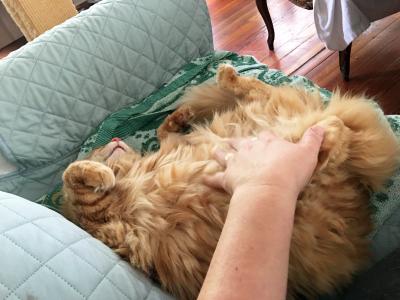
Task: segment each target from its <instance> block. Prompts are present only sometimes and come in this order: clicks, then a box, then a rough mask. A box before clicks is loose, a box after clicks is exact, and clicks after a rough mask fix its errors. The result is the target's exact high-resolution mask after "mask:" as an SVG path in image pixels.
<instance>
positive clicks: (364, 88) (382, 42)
mask: <svg viewBox="0 0 400 300" xmlns="http://www.w3.org/2000/svg"><path fill="white" fill-rule="evenodd" d="M207 3H208V4H212V5H210V15H211V19H212V23H213V28H214V44H215V47H216V49H224V50H230V51H234V52H238V53H240V54H250V55H254V56H255V57H256V58H257V59H258V60H260V61H262V62H263V63H265V64H267V65H269V66H270V67H271V68H276V69H280V70H282V71H283V72H285V73H287V74H289V75H292V74H295V75H303V76H306V77H308V78H309V79H311V80H313V81H314V82H315V83H317V84H318V85H320V86H322V87H325V88H328V89H330V90H333V89H335V88H340V90H342V91H344V92H351V93H366V94H367V95H370V96H373V97H374V98H375V99H376V100H377V101H378V102H379V103H380V104H381V106H382V108H383V109H384V111H385V113H388V114H400V99H399V98H400V97H399V95H400V84H399V81H400V65H399V63H400V62H399V60H400V58H399V57H400V39H398V33H399V32H400V28H399V26H400V13H398V14H396V15H393V16H390V17H388V18H385V19H383V20H380V21H377V22H374V23H372V25H371V26H370V28H369V29H368V30H366V31H365V32H364V33H363V34H362V35H361V36H360V37H358V38H357V39H356V40H355V42H354V43H353V49H352V55H351V73H350V82H344V81H342V78H341V74H340V70H339V67H338V60H339V58H338V53H337V52H334V51H330V50H328V49H326V48H325V47H324V45H323V44H322V43H321V41H319V39H318V37H317V34H316V30H315V26H314V17H313V11H307V10H304V9H301V8H298V7H295V6H294V5H292V4H290V3H289V1H288V0H275V1H268V3H269V9H270V14H271V18H272V20H273V22H274V28H275V43H274V45H275V51H270V50H269V49H268V47H267V38H268V32H267V30H266V28H265V25H264V23H263V20H262V18H261V16H260V15H259V14H258V11H257V8H256V5H255V1H254V0H242V1H220V0H207ZM243 10H249V11H251V13H255V14H256V19H254V16H251V17H249V13H243ZM224 11H225V13H224ZM227 11H229V12H230V13H231V12H232V11H236V12H240V13H238V14H235V15H234V19H235V24H236V25H235V26H228V27H226V24H230V22H231V21H232V19H230V18H231V15H230V14H229V13H226V12H227ZM221 16H223V18H222V19H221ZM238 17H239V18H240V20H238V19H237V18H238ZM257 19H258V21H257ZM260 23H261V29H260ZM237 24H242V25H241V26H240V27H239V28H238V27H237ZM245 24H249V25H248V26H244V25H245ZM242 27H243V28H245V34H244V35H243V36H242V34H241V29H242ZM250 27H252V29H251V28H250ZM220 30H223V35H220V34H219V31H220ZM233 40H235V41H234V42H232V41H233Z"/></svg>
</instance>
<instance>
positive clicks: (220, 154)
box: [214, 148, 233, 167]
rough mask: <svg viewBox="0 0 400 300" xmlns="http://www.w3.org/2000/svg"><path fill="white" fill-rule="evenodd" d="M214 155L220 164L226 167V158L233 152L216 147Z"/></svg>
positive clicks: (230, 156) (228, 158)
mask: <svg viewBox="0 0 400 300" xmlns="http://www.w3.org/2000/svg"><path fill="white" fill-rule="evenodd" d="M214 157H215V159H216V160H217V162H218V163H219V164H220V165H221V166H223V167H226V164H227V162H228V160H230V159H231V158H232V157H233V153H231V152H227V151H225V150H222V149H220V148H217V149H215V151H214Z"/></svg>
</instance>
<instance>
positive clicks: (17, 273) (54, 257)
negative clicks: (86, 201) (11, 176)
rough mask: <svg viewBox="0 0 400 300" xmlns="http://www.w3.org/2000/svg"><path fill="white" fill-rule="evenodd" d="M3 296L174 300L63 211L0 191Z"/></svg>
mask: <svg viewBox="0 0 400 300" xmlns="http://www.w3.org/2000/svg"><path fill="white" fill-rule="evenodd" d="M0 215H1V219H0V240H1V247H0V256H1V260H0V269H1V272H0V299H14V298H15V299H44V300H45V299H60V300H63V299H65V300H70V299H96V300H101V299H104V300H109V299H121V300H129V299H132V300H133V299H135V300H136V299H138V300H139V299H149V300H150V299H153V300H156V299H171V298H170V297H169V296H168V295H166V294H165V293H163V292H162V291H160V290H159V289H158V288H157V287H156V286H154V285H153V284H152V283H151V282H150V281H149V280H148V279H147V278H145V277H144V276H143V275H142V274H141V273H139V272H138V271H136V270H134V269H133V268H131V266H130V265H129V264H128V263H126V262H124V261H122V260H121V259H120V258H119V257H118V256H117V255H116V254H114V253H113V251H111V249H109V248H108V247H107V246H105V245H104V244H102V243H101V242H100V241H98V240H96V239H94V238H93V237H91V236H90V235H89V234H87V233H86V232H85V231H83V230H81V229H80V228H79V227H77V226H75V225H74V224H72V223H70V222H69V221H67V220H66V219H65V218H64V217H62V216H61V215H59V214H57V213H55V212H54V211H51V210H49V209H47V208H45V207H43V206H40V205H38V204H35V203H32V202H30V201H28V200H25V199H23V198H20V197H17V196H14V195H11V194H6V193H3V192H0Z"/></svg>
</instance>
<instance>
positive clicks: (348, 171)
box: [63, 65, 399, 299]
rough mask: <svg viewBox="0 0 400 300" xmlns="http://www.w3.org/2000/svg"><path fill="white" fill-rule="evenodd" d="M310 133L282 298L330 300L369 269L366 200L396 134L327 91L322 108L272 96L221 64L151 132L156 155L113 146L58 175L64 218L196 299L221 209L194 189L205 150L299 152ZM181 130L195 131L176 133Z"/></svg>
mask: <svg viewBox="0 0 400 300" xmlns="http://www.w3.org/2000/svg"><path fill="white" fill-rule="evenodd" d="M314 124H319V125H320V126H323V127H324V128H325V138H324V141H323V144H322V147H321V151H320V154H319V158H318V166H317V169H316V171H315V172H314V175H313V177H312V179H311V181H310V183H309V184H308V185H307V186H306V187H305V188H304V190H303V191H302V193H301V194H300V195H299V198H298V202H297V207H296V215H295V223H294V229H293V237H292V243H291V250H290V267H289V279H288V298H294V297H295V295H296V294H303V295H306V296H309V297H314V296H316V295H318V294H322V293H328V292H331V291H332V290H333V289H335V288H338V287H341V286H343V285H345V284H347V283H349V282H350V281H351V278H352V275H353V274H354V273H355V272H356V271H359V270H360V269H361V268H362V267H363V266H364V264H365V263H366V261H367V260H368V255H369V251H368V246H369V241H368V238H367V236H368V234H369V233H370V232H371V230H372V222H371V213H370V211H369V209H368V206H369V190H377V189H379V188H380V187H381V186H382V184H383V183H384V182H385V180H386V179H387V178H388V177H389V176H390V175H391V174H392V173H393V172H394V170H395V168H396V167H397V163H398V155H399V145H398V142H397V140H396V138H395V136H394V134H393V133H392V131H391V129H390V127H389V125H388V123H387V122H386V120H385V119H384V118H383V117H382V116H381V114H380V113H379V112H377V110H376V108H375V107H374V105H373V104H372V102H371V101H369V100H366V99H364V98H362V97H350V96H341V95H339V94H337V93H336V94H334V95H333V96H332V99H331V101H330V103H329V105H328V106H327V107H324V106H323V104H322V103H321V99H320V96H319V94H318V93H309V92H306V91H305V90H303V89H300V88H294V87H289V86H282V87H273V86H270V85H268V84H265V83H263V82H261V81H259V80H258V79H256V78H252V77H239V76H238V75H237V74H236V72H235V70H234V69H233V68H232V67H230V66H228V65H222V66H220V68H219V70H218V74H217V84H216V85H201V86H198V87H195V88H192V89H191V90H190V91H188V92H187V94H186V95H185V96H184V97H183V100H182V103H181V105H180V107H179V108H178V109H177V110H176V111H175V112H174V113H173V114H171V115H170V116H168V117H167V118H166V120H165V122H164V123H163V124H162V125H161V126H160V128H159V129H158V135H159V138H160V140H161V146H160V150H159V151H157V152H155V153H149V154H147V155H145V156H141V155H139V154H138V153H136V152H135V151H134V150H132V149H130V148H129V147H128V146H127V145H126V144H125V143H123V142H122V141H120V140H119V139H114V140H113V141H111V142H110V143H109V144H108V145H106V146H105V147H103V148H100V149H97V150H95V151H94V152H93V153H92V154H91V155H90V156H89V158H87V159H86V160H81V161H76V162H74V163H72V164H71V165H70V166H69V167H68V168H67V169H66V171H65V173H64V175H63V180H64V195H65V202H64V206H63V211H64V213H65V215H66V216H67V217H68V218H69V219H71V220H72V221H73V222H75V223H76V224H78V225H79V226H81V227H82V228H84V229H85V230H86V231H88V232H89V233H90V234H92V235H93V236H94V237H96V238H98V239H100V240H101V241H103V242H104V243H105V244H107V245H108V246H110V247H111V248H112V249H114V250H115V251H116V252H117V253H118V254H119V255H121V256H122V257H123V258H124V259H126V260H128V261H129V262H130V263H131V264H132V265H133V266H135V267H137V268H139V269H141V270H142V271H143V272H145V273H147V274H153V273H154V274H155V276H156V278H157V279H158V280H159V281H160V283H161V285H162V286H163V287H164V288H165V289H166V290H167V291H169V292H171V293H172V294H173V295H174V296H176V297H177V298H178V299H195V298H196V296H197V294H198V292H199V290H200V288H201V285H202V282H203V280H204V277H205V275H206V272H207V269H208V266H209V263H210V260H211V257H212V255H213V252H214V249H215V247H216V244H217V241H218V238H219V236H220V233H221V230H222V226H223V224H224V220H225V217H226V214H227V210H228V206H229V200H230V196H229V195H228V194H227V193H225V192H224V191H221V190H218V189H213V188H212V187H209V186H207V185H205V184H204V181H203V179H204V176H205V175H212V174H215V173H216V172H219V171H221V166H220V165H219V164H218V163H217V162H216V161H215V160H214V159H213V149H214V148H215V146H219V147H228V146H227V144H226V143H225V141H226V138H230V137H243V136H251V135H255V134H257V133H258V132H260V131H262V130H265V129H268V130H270V131H271V132H273V133H274V134H275V135H278V136H281V137H283V138H285V139H287V140H289V141H293V142H297V141H298V140H299V139H300V138H301V137H302V135H303V133H304V132H305V130H306V129H307V128H309V127H310V126H312V125H314ZM188 125H190V126H191V127H192V129H193V130H192V131H191V132H190V133H188V134H185V135H184V134H180V131H181V130H182V129H183V128H185V127H187V126H188ZM246 201H251V199H248V200H246Z"/></svg>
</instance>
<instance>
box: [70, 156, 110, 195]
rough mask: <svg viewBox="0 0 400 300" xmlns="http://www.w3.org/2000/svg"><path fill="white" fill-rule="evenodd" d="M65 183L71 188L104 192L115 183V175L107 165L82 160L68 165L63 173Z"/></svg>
mask: <svg viewBox="0 0 400 300" xmlns="http://www.w3.org/2000/svg"><path fill="white" fill-rule="evenodd" d="M63 181H64V184H65V185H66V186H67V187H68V188H71V189H88V190H90V191H92V192H104V191H107V190H110V189H111V188H113V187H114V185H115V175H114V173H113V171H112V170H111V169H110V168H109V167H107V166H106V165H104V164H102V163H99V162H95V161H90V160H80V161H76V162H73V163H72V164H70V165H69V166H68V168H67V169H66V170H65V172H64V174H63Z"/></svg>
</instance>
